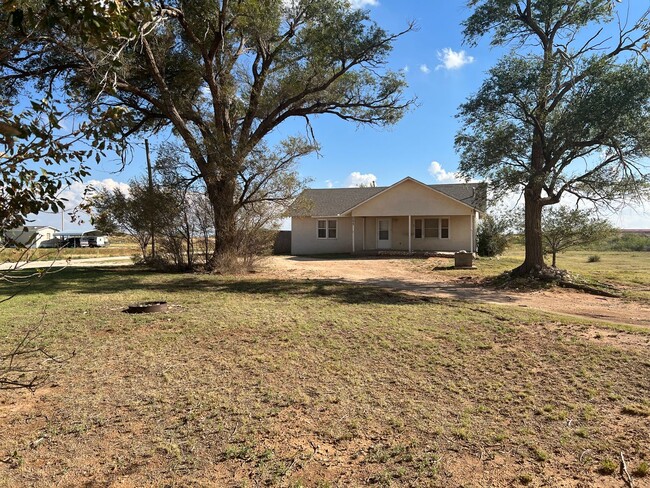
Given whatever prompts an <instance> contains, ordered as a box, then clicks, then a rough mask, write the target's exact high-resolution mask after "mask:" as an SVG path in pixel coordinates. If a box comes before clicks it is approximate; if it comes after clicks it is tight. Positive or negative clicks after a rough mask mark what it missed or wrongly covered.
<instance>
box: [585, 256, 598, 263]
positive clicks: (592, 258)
mask: <svg viewBox="0 0 650 488" xmlns="http://www.w3.org/2000/svg"><path fill="white" fill-rule="evenodd" d="M587 262H588V263H599V262H600V256H599V255H598V254H594V255H593V256H589V257H588V258H587Z"/></svg>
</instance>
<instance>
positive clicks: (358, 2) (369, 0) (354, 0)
mask: <svg viewBox="0 0 650 488" xmlns="http://www.w3.org/2000/svg"><path fill="white" fill-rule="evenodd" d="M378 5H379V0H350V6H351V7H352V8H355V9H359V8H365V7H377V6H378Z"/></svg>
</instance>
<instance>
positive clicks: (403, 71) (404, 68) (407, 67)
mask: <svg viewBox="0 0 650 488" xmlns="http://www.w3.org/2000/svg"><path fill="white" fill-rule="evenodd" d="M408 72H409V65H408V64H407V65H406V66H404V67H403V68H402V73H408Z"/></svg>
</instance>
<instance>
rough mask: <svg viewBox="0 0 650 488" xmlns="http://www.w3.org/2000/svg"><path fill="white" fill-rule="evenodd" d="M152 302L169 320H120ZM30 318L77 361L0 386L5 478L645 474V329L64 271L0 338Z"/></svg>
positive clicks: (576, 482) (644, 481)
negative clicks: (27, 381)
mask: <svg viewBox="0 0 650 488" xmlns="http://www.w3.org/2000/svg"><path fill="white" fill-rule="evenodd" d="M603 262H606V261H605V257H604V256H603V261H601V263H596V264H601V265H602V263H603ZM5 291H7V290H6V289H5ZM155 299H166V300H168V301H169V302H170V303H171V304H172V306H171V308H170V310H169V312H167V313H164V314H154V315H127V314H124V313H123V312H122V310H123V309H124V308H125V307H126V305H127V304H129V303H133V302H138V301H143V300H155ZM42 313H44V314H45V316H44V325H46V329H45V335H44V337H43V340H44V341H45V342H46V343H47V347H48V350H49V351H50V352H54V353H56V354H60V355H66V353H67V354H69V353H71V352H72V351H76V354H75V356H74V357H72V359H70V360H69V361H68V362H66V363H65V364H64V365H63V366H62V367H61V368H60V369H59V370H58V371H55V372H54V374H53V376H52V377H51V379H50V380H49V381H48V382H47V383H46V384H45V386H44V387H43V388H41V389H39V390H38V391H37V392H36V394H34V395H32V394H30V393H25V392H3V393H1V395H2V396H0V425H2V430H1V431H0V432H1V434H0V460H1V461H2V462H1V463H0V484H4V485H6V486H52V485H55V484H60V485H62V486H107V485H112V484H115V485H118V484H119V485H120V486H134V487H135V486H260V485H272V486H292V487H298V486H321V487H325V486H362V485H374V486H441V487H443V486H444V487H460V486H494V487H501V486H504V487H505V486H524V485H527V486H565V487H592V486H604V487H608V486H612V487H620V486H624V485H623V482H622V481H621V479H620V478H619V477H618V476H617V471H618V466H617V465H618V457H619V455H620V453H621V452H624V454H625V458H626V460H627V461H628V464H629V466H630V469H631V470H633V471H636V472H637V474H636V475H635V477H636V479H635V486H637V487H641V488H642V487H644V486H646V487H647V486H650V481H649V479H650V478H648V477H645V478H641V477H640V475H641V472H642V471H643V466H645V465H647V463H648V462H650V447H649V446H650V428H649V424H650V391H649V388H648V378H649V377H650V328H648V327H642V326H638V327H628V328H627V329H626V330H617V329H616V328H612V327H607V326H605V324H598V323H593V324H592V323H589V322H587V321H579V320H570V319H560V318H558V317H556V316H553V315H549V314H544V313H541V312H535V311H531V310H522V309H517V308H514V307H500V306H492V305H482V304H476V303H471V302H465V301H459V300H443V299H437V298H434V297H416V296H409V295H403V294H400V293H397V292H391V291H386V290H379V289H377V288H373V287H369V286H359V285H356V284H341V283H335V282H332V281H324V280H309V281H307V280H287V279H279V278H278V279H272V278H269V277H264V276H261V275H250V276H247V277H239V278H237V277H218V276H197V275H189V274H185V275H177V274H156V273H151V272H148V271H145V270H141V269H139V268H128V269H119V270H113V269H68V270H65V271H63V272H61V273H58V274H55V275H51V276H48V277H47V278H46V279H45V280H44V281H43V282H40V283H38V284H37V285H35V286H34V287H32V288H30V289H29V290H27V292H26V293H25V294H22V295H19V296H18V297H16V298H14V299H13V300H11V301H10V302H7V303H5V304H3V305H2V306H0V341H2V346H3V349H6V348H7V347H8V346H9V345H10V344H12V343H13V342H14V340H15V339H16V338H17V337H18V336H19V332H20V331H21V330H22V329H23V328H24V327H26V326H28V325H29V324H33V323H37V322H38V321H40V320H41V317H42ZM644 463H646V464H644ZM610 465H611V466H613V467H614V473H613V474H607V471H608V468H609V467H610Z"/></svg>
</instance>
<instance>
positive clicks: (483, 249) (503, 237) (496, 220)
mask: <svg viewBox="0 0 650 488" xmlns="http://www.w3.org/2000/svg"><path fill="white" fill-rule="evenodd" d="M510 227H511V222H510V220H508V219H506V218H503V217H493V216H491V215H486V216H485V218H484V219H483V220H481V223H480V224H479V226H478V235H477V244H478V253H479V256H488V257H490V256H496V255H498V254H503V252H504V251H505V250H506V248H507V247H508V239H509V237H510V235H509V230H510Z"/></svg>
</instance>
